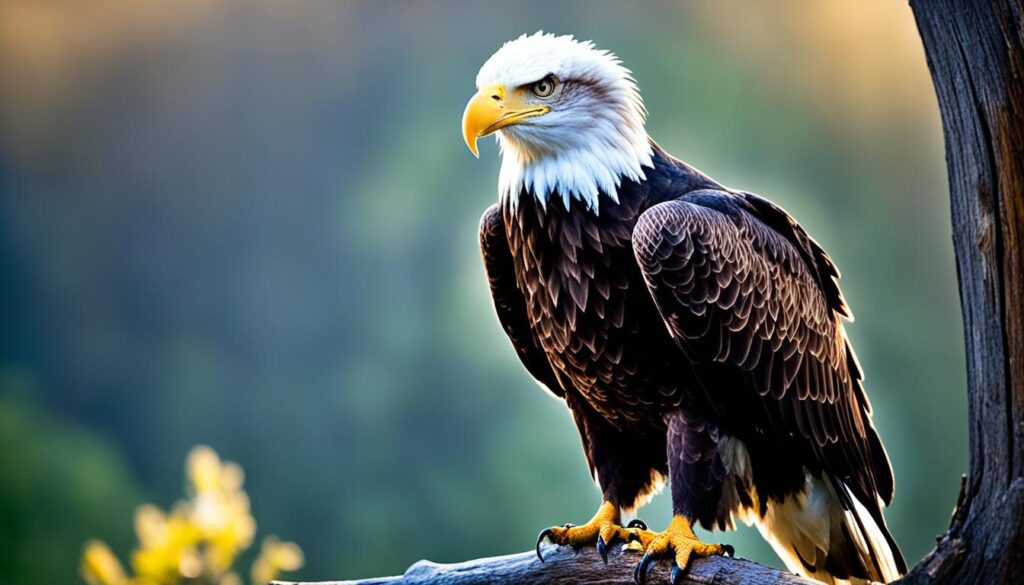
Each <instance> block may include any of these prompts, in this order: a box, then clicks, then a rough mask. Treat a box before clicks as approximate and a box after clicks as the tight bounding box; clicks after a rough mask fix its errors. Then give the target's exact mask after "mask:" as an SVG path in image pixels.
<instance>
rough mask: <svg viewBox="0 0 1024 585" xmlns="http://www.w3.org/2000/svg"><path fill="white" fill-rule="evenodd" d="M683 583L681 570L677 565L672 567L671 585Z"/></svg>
mask: <svg viewBox="0 0 1024 585" xmlns="http://www.w3.org/2000/svg"><path fill="white" fill-rule="evenodd" d="M682 582H683V570H682V569H680V568H679V565H672V585H679V584H680V583H682Z"/></svg>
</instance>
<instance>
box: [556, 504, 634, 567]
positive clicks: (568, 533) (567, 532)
mask: <svg viewBox="0 0 1024 585" xmlns="http://www.w3.org/2000/svg"><path fill="white" fill-rule="evenodd" d="M621 520H622V517H621V515H620V513H619V507H618V506H616V505H614V504H612V503H610V502H604V503H602V504H601V507H600V508H598V509H597V513H596V514H594V517H593V518H591V519H590V520H589V521H588V522H587V523H586V524H584V525H582V526H574V525H572V524H566V525H565V526H552V527H551V528H545V529H544V530H542V531H541V533H540V535H539V536H537V558H538V559H540V562H542V563H543V562H544V556H543V554H542V553H541V544H543V543H544V541H545V540H550V541H551V542H553V543H555V544H559V545H566V544H567V545H570V546H572V547H574V548H578V547H581V546H584V545H588V544H591V543H593V544H595V545H596V546H597V553H598V554H599V555H601V559H602V560H604V562H605V563H607V562H608V546H609V545H611V544H612V543H613V542H614V541H616V540H620V541H623V542H633V541H639V540H640V539H641V537H640V535H639V530H638V529H636V528H632V529H626V528H623V527H622V526H621V525H620V524H619V522H621Z"/></svg>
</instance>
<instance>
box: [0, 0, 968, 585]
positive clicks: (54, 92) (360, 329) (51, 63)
mask: <svg viewBox="0 0 1024 585" xmlns="http://www.w3.org/2000/svg"><path fill="white" fill-rule="evenodd" d="M541 28H543V29H545V30H551V31H555V32H571V33H573V34H575V35H577V36H579V37H583V38H588V39H594V40H595V41H596V42H597V43H598V44H599V45H600V46H601V47H603V48H607V49H611V50H614V51H615V52H617V53H618V54H619V56H620V57H622V59H623V60H624V61H625V63H626V64H627V65H628V66H629V67H630V68H631V69H632V70H633V71H634V73H635V75H636V77H637V79H638V80H639V83H640V87H641V89H642V91H643V94H644V96H645V99H646V102H647V106H648V109H649V111H650V119H649V125H648V126H649V130H650V132H651V134H652V136H653V137H654V138H655V139H656V140H658V141H659V142H660V143H661V144H662V145H663V146H665V147H666V148H667V149H668V150H669V151H670V152H672V153H673V154H675V155H677V156H679V157H681V158H683V159H684V160H687V161H688V162H690V163H692V164H694V165H696V166H697V167H699V168H701V169H702V170H704V171H706V172H708V173H710V174H711V175H712V176H714V177H715V178H716V179H718V180H720V181H723V182H725V183H726V184H729V185H732V186H735V187H737V188H743V189H747V190H751V191H753V192H756V193H759V194H762V195H764V196H766V197H769V198H770V199H772V200H774V201H776V202H777V203H779V204H780V205H782V206H783V207H785V208H787V209H788V210H789V211H790V212H792V213H793V214H794V215H795V216H796V217H797V218H798V219H799V220H800V222H801V223H802V224H803V225H804V226H806V227H807V229H808V230H809V231H810V233H811V234H813V235H814V237H815V238H816V239H818V241H820V242H821V243H822V244H823V245H824V246H825V248H826V249H828V250H829V252H830V254H831V255H832V256H833V257H834V258H835V259H836V261H837V262H838V264H839V266H840V267H841V268H842V270H843V276H844V279H843V282H842V284H843V289H844V292H845V293H846V297H847V299H848V300H849V302H850V304H851V306H852V307H853V310H854V312H855V313H856V315H857V322H856V323H855V324H853V325H851V326H850V327H849V328H848V329H849V332H850V335H851V337H852V338H853V341H854V345H855V347H856V348H857V351H858V354H859V357H860V359H861V362H862V364H863V366H864V369H865V372H866V374H867V381H866V387H867V391H868V393H869V395H870V397H871V400H872V402H873V405H874V408H875V413H876V414H875V420H876V423H877V425H878V427H879V429H880V432H881V435H882V437H883V439H884V441H885V443H886V445H887V447H888V449H889V452H890V455H891V456H892V460H893V465H894V468H895V472H896V481H897V488H896V497H895V501H894V504H893V507H892V508H891V509H890V510H889V511H888V512H887V517H888V519H889V522H890V525H891V527H892V528H893V532H894V533H895V536H896V538H897V540H899V541H900V543H901V544H902V545H903V547H904V550H905V552H906V553H907V556H908V558H909V559H911V560H914V559H917V558H920V556H921V555H922V554H923V553H924V552H925V551H927V550H929V549H930V548H931V546H932V544H933V542H934V540H933V539H934V536H935V535H936V534H938V533H939V532H941V531H942V530H943V529H944V528H945V527H946V525H947V523H948V518H949V512H950V510H951V509H952V506H953V504H954V502H955V498H956V491H957V486H958V478H959V475H960V474H961V473H962V472H964V471H965V468H966V428H965V426H966V425H965V404H966V401H965V397H964V387H963V384H964V379H965V376H964V365H963V362H964V360H963V343H962V335H963V334H962V331H961V323H960V310H959V306H958V297H957V289H956V274H955V271H954V268H953V257H952V246H951V242H950V227H949V226H950V224H949V212H948V197H947V190H946V186H945V168H944V164H943V157H942V137H941V131H940V126H939V116H938V112H937V108H936V105H935V98H934V93H933V91H932V88H931V85H930V81H929V78H928V72H927V67H926V64H925V60H924V55H923V51H922V50H921V47H920V42H919V40H918V37H917V34H916V30H915V28H914V23H913V18H912V15H911V13H910V9H909V7H908V6H906V5H905V4H903V3H894V2H890V1H889V0H870V1H867V2H858V3H839V2H828V3H822V2H816V1H815V0H803V1H800V0H787V1H780V2H772V3H751V2H742V1H740V0H728V1H726V0H721V1H715V2H700V3H698V2H667V1H663V2H651V3H645V4H644V5H643V8H642V9H640V8H638V7H636V6H634V5H627V4H624V3H618V2H610V1H608V2H589V1H584V0H575V1H568V2H558V3H554V2H548V1H544V0H533V1H530V2H516V3H483V2H462V1H459V0H449V1H444V2H431V3H425V2H403V3H396V2H387V1H381V2H358V1H355V0H352V1H346V2H329V1H322V0H311V1H309V2H301V3H295V2H283V1H277V2H268V1H263V0H259V1H250V0H217V1H213V2H211V1H210V0H179V1H177V2H158V1H156V0H143V1H139V2H131V3H126V2H123V1H121V0H89V1H88V2H73V1H71V0H50V1H47V2H39V1H37V0H5V1H4V2H0V70H2V71H3V72H4V73H3V78H4V81H5V82H4V83H0V282H2V283H3V286H2V287H0V324H2V327H3V334H2V335H0V575H3V578H4V581H5V583H11V584H13V585H28V584H35V583H61V582H69V581H70V580H71V579H73V575H74V574H75V571H76V567H77V565H78V556H79V553H80V552H81V545H82V543H83V542H84V541H85V539H87V538H90V537H95V538H98V539H101V540H103V541H104V542H108V543H110V545H111V548H112V549H113V550H118V551H120V550H129V549H130V547H131V541H132V540H131V539H132V535H131V530H130V528H131V518H132V511H133V510H134V509H135V508H136V506H138V505H139V504H140V503H141V502H142V501H173V500H174V499H175V498H176V497H177V495H178V492H179V486H180V478H179V477H178V474H177V471H176V470H177V469H178V462H179V461H181V459H182V457H183V456H184V455H185V454H186V453H187V452H188V450H189V449H190V448H191V447H192V446H193V445H196V444H207V445H211V446H213V447H215V448H216V449H217V451H218V452H220V453H221V454H223V455H225V456H227V457H228V458H230V459H231V460H234V461H238V462H240V463H241V464H242V465H243V466H244V468H245V470H246V474H247V475H246V486H247V490H248V492H249V494H251V496H252V497H253V499H254V500H255V501H257V502H259V508H258V509H257V510H256V511H255V519H256V521H257V522H258V524H259V525H260V527H261V529H265V530H267V531H268V532H271V533H277V534H289V535H293V536H294V537H295V538H296V539H297V540H299V541H300V542H302V544H303V549H304V552H305V553H306V557H307V561H308V562H307V565H306V566H305V568H304V569H303V570H302V571H301V572H300V573H299V574H300V577H301V578H304V579H307V580H308V579H329V578H341V577H346V578H348V577H359V576H368V575H374V574H394V573H398V572H401V571H403V570H404V569H405V568H406V567H407V566H408V565H409V564H411V563H412V562H415V561H416V560H418V559H421V558H430V559H432V560H435V561H456V560H461V559H466V558H475V557H480V556H485V555H493V554H500V553H506V552H512V551H517V550H524V549H526V548H528V547H529V546H531V545H532V542H533V538H534V537H535V535H536V534H537V531H538V529H539V528H541V527H544V526H548V525H551V524H556V523H558V524H560V523H564V522H577V523H578V522H580V521H582V520H585V519H586V518H589V517H590V515H591V514H592V513H593V511H594V509H595V508H596V506H597V503H598V499H599V497H598V494H597V490H596V489H595V488H594V486H593V483H592V482H591V481H590V478H589V476H588V474H587V469H586V464H585V461H584V459H583V457H582V454H581V451H580V446H579V439H578V437H577V435H576V430H575V429H574V427H573V424H572V420H571V418H570V416H569V415H568V413H567V411H566V410H565V408H564V406H563V405H562V404H560V403H559V402H557V401H555V400H552V399H551V398H549V397H548V396H547V395H545V393H544V392H542V391H541V390H539V389H537V388H536V384H535V383H534V382H533V381H531V380H530V379H529V376H528V375H527V374H526V373H525V372H524V371H523V369H522V368H521V366H520V365H519V363H518V361H517V359H516V357H515V355H514V352H513V351H512V349H511V347H510V346H509V343H508V342H507V340H506V339H505V337H504V335H503V333H502V332H501V329H500V327H499V326H498V324H497V322H496V320H495V318H494V316H493V310H492V308H491V306H490V298H489V295H488V291H487V286H486V281H485V278H484V275H483V270H482V267H481V265H480V260H479V251H478V249H477V234H476V227H477V222H478V220H479V217H480V215H481V213H482V212H483V210H484V209H485V208H486V207H487V206H488V205H490V204H491V203H492V202H493V201H494V199H495V194H496V180H497V169H498V164H499V162H498V158H497V152H496V149H495V148H494V147H492V146H490V145H489V144H481V146H482V153H481V155H482V156H481V159H480V160H479V161H478V160H475V159H474V158H473V157H472V156H471V155H470V154H469V153H468V152H467V151H466V150H465V146H464V145H463V144H462V142H461V138H460V136H459V121H460V117H461V113H462V108H463V107H464V105H465V102H466V100H467V99H468V98H469V96H470V95H471V94H472V93H473V91H474V88H473V81H474V78H475V75H476V72H477V69H478V68H479V66H480V65H481V64H482V63H483V61H484V60H485V59H486V58H487V56H489V55H490V54H491V53H492V52H493V51H494V50H495V49H496V48H497V47H498V46H499V45H500V44H501V43H502V42H503V41H505V40H507V39H509V38H513V37H515V36H518V35H519V34H521V33H523V32H533V31H536V30H537V29H541ZM8 80H14V82H7V81H8ZM641 516H642V517H643V518H644V519H645V520H647V521H648V523H649V524H650V525H652V526H659V525H663V524H664V523H666V522H667V521H668V518H669V505H668V497H667V495H662V496H660V497H659V498H657V499H656V500H655V502H653V503H652V504H651V506H649V507H648V508H646V509H644V510H642V511H641ZM495 527H500V529H495ZM716 539H718V540H722V539H724V540H726V541H729V542H731V543H733V544H735V545H736V549H737V551H739V553H740V554H741V555H742V556H746V557H748V558H753V559H755V560H759V561H762V562H768V563H771V564H774V565H776V566H779V562H778V560H777V559H775V558H774V555H772V553H771V552H770V549H769V548H768V547H767V545H765V544H764V543H763V541H762V540H761V538H760V536H758V535H757V534H756V532H755V531H752V530H749V529H741V530H740V531H739V532H738V533H736V534H728V535H724V536H722V537H721V538H719V537H717V536H716Z"/></svg>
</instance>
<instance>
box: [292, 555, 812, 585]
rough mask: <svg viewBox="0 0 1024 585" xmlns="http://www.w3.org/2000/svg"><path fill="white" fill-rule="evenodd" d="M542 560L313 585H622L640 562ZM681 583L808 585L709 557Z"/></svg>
mask: <svg viewBox="0 0 1024 585" xmlns="http://www.w3.org/2000/svg"><path fill="white" fill-rule="evenodd" d="M614 548H615V549H618V547H614ZM544 560H545V562H544V563H541V562H540V561H538V560H537V556H536V555H535V554H534V553H533V551H530V552H524V553H519V554H513V555H507V556H502V557H491V558H485V559H476V560H472V561H466V562H464V563H455V564H440V563H432V562H430V561H420V562H418V563H416V564H414V565H413V566H411V567H409V570H407V571H406V572H405V574H404V575H401V576H396V577H380V578H375V579H363V580H357V581H324V582H320V583H316V584H315V585H385V584H386V585H423V584H427V583H430V584H432V585H476V584H483V583H503V584H509V585H526V584H531V585H546V584H562V585H573V584H581V583H603V584H606V585H618V584H622V585H626V584H632V583H633V569H634V567H636V564H637V562H639V560H640V555H639V554H638V553H637V552H634V551H630V550H612V551H610V552H609V554H608V564H607V565H605V564H604V563H603V562H602V561H601V557H599V556H598V555H597V551H595V550H594V549H593V548H584V549H580V550H579V551H575V550H573V549H572V547H568V546H562V547H558V548H557V549H555V548H551V549H549V550H548V551H547V552H545V555H544ZM671 569H672V567H671V564H670V563H669V562H668V561H660V562H659V563H657V564H656V565H655V566H654V567H653V568H652V569H651V571H650V573H648V576H647V582H648V583H650V584H651V585H665V584H667V583H669V574H670V571H671ZM275 583H276V585H314V584H313V583H286V582H283V581H278V582H275ZM682 583H684V584H685V585H698V584H700V585H706V584H712V583H713V584H715V585H727V584H731V583H736V584H739V583H743V584H749V585H769V584H771V585H812V584H813V583H815V582H814V581H808V580H806V579H803V578H801V577H797V576H796V575H794V574H792V573H787V572H786V571H780V570H778V569H770V568H768V567H764V566H761V565H759V564H757V563H754V562H752V561H748V560H746V559H732V558H726V557H711V558H707V559H694V561H693V562H692V563H691V564H690V568H689V570H688V571H687V572H686V573H685V574H684V576H683V580H682Z"/></svg>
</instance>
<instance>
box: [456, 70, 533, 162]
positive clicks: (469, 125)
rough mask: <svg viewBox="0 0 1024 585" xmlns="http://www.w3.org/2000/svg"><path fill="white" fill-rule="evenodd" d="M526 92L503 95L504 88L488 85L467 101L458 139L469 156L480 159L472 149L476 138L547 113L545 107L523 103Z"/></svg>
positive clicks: (475, 150) (520, 91) (474, 148)
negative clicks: (468, 152)
mask: <svg viewBox="0 0 1024 585" xmlns="http://www.w3.org/2000/svg"><path fill="white" fill-rule="evenodd" d="M526 91H528V90H525V89H523V88H519V89H515V90H513V91H512V92H510V93H509V94H508V95H506V92H505V86H503V85H491V86H488V87H484V88H481V89H480V91H478V92H476V95H475V96H473V98H472V99H471V100H469V103H468V104H466V112H465V113H464V114H462V137H463V138H465V139H466V146H468V147H469V150H470V151H472V153H473V156H475V157H477V158H480V151H479V150H477V147H476V141H477V140H479V139H480V138H482V137H484V136H487V135H488V134H491V133H493V132H495V131H497V130H501V129H502V128H504V127H506V126H511V125H513V124H519V123H520V122H522V121H523V120H525V119H527V118H532V117H534V116H539V115H541V114H546V113H547V112H548V111H549V110H550V108H549V107H548V106H539V105H536V104H529V103H527V101H526V99H525V98H526V95H525V93H526Z"/></svg>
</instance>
